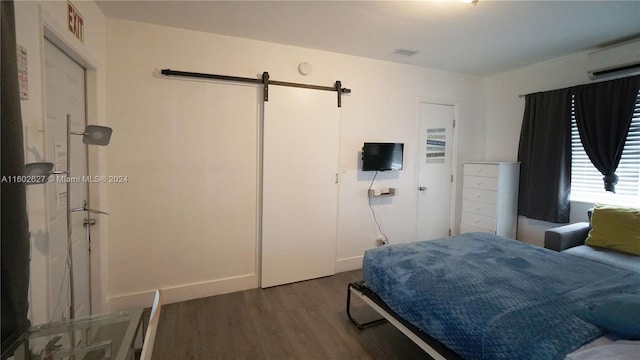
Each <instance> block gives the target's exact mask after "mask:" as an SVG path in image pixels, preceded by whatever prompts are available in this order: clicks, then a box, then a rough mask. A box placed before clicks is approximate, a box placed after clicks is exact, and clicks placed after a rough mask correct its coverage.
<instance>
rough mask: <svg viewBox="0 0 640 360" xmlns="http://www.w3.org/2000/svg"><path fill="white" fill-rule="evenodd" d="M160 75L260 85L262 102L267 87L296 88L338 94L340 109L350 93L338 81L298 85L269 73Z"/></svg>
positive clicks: (173, 72) (167, 72)
mask: <svg viewBox="0 0 640 360" xmlns="http://www.w3.org/2000/svg"><path fill="white" fill-rule="evenodd" d="M161 74H162V75H166V76H180V77H192V78H199V79H211V80H222V81H233V82H244V83H251V84H262V88H263V92H262V95H263V99H264V101H269V85H278V86H289V87H297V88H304V89H313V90H324V91H335V92H337V93H338V107H342V94H350V93H351V89H347V88H343V87H342V82H340V80H338V81H336V83H335V84H334V86H321V85H310V84H300V83H293V82H287V81H276V80H270V79H269V73H268V72H266V71H265V72H263V73H262V78H260V79H254V78H246V77H239V76H228V75H216V74H205V73H196V72H188V71H177V70H171V69H162V70H161Z"/></svg>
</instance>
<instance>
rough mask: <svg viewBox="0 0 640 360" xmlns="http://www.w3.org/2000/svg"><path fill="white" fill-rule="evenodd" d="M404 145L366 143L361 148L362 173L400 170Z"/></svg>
mask: <svg viewBox="0 0 640 360" xmlns="http://www.w3.org/2000/svg"><path fill="white" fill-rule="evenodd" d="M403 154H404V144H402V143H380V142H376V143H374V142H366V143H364V146H363V147H362V171H387V170H402V157H403Z"/></svg>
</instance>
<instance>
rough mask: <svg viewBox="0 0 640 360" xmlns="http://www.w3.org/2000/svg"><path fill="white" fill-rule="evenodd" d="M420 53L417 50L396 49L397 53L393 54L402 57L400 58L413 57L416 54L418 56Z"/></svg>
mask: <svg viewBox="0 0 640 360" xmlns="http://www.w3.org/2000/svg"><path fill="white" fill-rule="evenodd" d="M417 53H418V52H417V51H416V50H409V49H395V51H394V52H393V54H394V55H400V56H406V57H409V56H413V55H415V54H417Z"/></svg>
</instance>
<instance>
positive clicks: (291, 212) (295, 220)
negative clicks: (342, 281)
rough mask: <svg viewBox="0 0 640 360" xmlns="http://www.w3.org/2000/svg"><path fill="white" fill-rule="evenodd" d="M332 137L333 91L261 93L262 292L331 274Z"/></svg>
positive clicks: (336, 127) (335, 128)
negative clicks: (264, 96) (263, 98)
mask: <svg viewBox="0 0 640 360" xmlns="http://www.w3.org/2000/svg"><path fill="white" fill-rule="evenodd" d="M339 131H340V110H339V108H338V107H337V95H336V93H335V92H331V91H319V90H309V89H300V88H290V87H280V86H272V87H270V88H269V101H268V102H265V103H264V152H263V155H264V159H263V205H262V272H261V275H262V287H269V286H275V285H281V284H286V283H291V282H295V281H301V280H307V279H313V278H317V277H321V276H327V275H332V274H334V273H335V261H336V231H337V207H338V185H337V183H338V162H339V158H338V157H339Z"/></svg>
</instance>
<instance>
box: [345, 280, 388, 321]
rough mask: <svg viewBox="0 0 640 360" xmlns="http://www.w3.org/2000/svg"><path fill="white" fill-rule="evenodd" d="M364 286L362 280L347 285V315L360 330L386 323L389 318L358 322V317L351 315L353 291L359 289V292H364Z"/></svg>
mask: <svg viewBox="0 0 640 360" xmlns="http://www.w3.org/2000/svg"><path fill="white" fill-rule="evenodd" d="M363 286H364V285H363V284H362V281H359V282H356V283H349V285H348V286H347V316H348V317H349V320H351V322H352V323H353V325H355V326H356V327H357V328H358V329H360V330H362V329H364V328H368V327H371V326H376V325H380V324H384V323H386V322H387V319H385V318H381V319H377V320H372V321H368V322H364V323H361V322H358V321H357V320H356V319H354V318H353V316H351V292H352V291H357V292H358V293H360V294H362V290H363ZM362 296H365V295H364V294H362Z"/></svg>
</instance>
